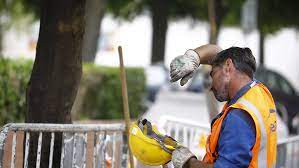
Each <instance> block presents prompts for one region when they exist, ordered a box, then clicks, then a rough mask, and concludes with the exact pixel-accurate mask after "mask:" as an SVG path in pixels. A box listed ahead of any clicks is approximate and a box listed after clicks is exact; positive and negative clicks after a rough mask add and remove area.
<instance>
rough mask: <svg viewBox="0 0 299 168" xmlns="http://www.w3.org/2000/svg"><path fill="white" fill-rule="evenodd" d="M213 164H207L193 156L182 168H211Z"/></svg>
mask: <svg viewBox="0 0 299 168" xmlns="http://www.w3.org/2000/svg"><path fill="white" fill-rule="evenodd" d="M213 167H214V165H213V164H207V163H204V162H202V161H199V160H197V159H195V158H191V159H190V160H189V161H188V162H187V163H186V164H185V165H184V167H183V168H213Z"/></svg>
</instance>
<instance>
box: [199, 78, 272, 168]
mask: <svg viewBox="0 0 299 168" xmlns="http://www.w3.org/2000/svg"><path fill="white" fill-rule="evenodd" d="M250 87H251V88H250V89H249V90H248V91H247V92H246V93H245V94H244V95H243V96H241V97H240V98H239V99H238V100H237V102H236V103H234V104H232V105H230V106H228V105H227V104H226V105H224V107H223V114H222V116H221V117H219V118H218V119H216V120H215V122H214V123H213V125H212V129H211V135H210V136H209V137H208V140H207V144H206V152H207V153H206V155H205V157H204V159H203V161H204V162H206V163H214V162H215V161H216V160H217V158H218V153H217V151H216V147H217V144H218V138H219V135H220V134H221V125H222V121H223V119H224V118H225V117H226V115H227V114H228V112H229V111H230V109H231V108H237V109H241V110H244V111H246V112H247V113H248V114H250V116H251V117H252V119H253V121H254V123H255V131H256V138H255V144H254V146H253V148H252V150H251V151H252V159H251V162H250V164H249V167H250V168H272V167H275V163H276V143H277V133H276V125H277V123H276V108H275V104H274V101H273V98H272V95H271V93H270V92H269V90H268V89H267V88H266V87H265V86H264V85H263V84H261V83H256V82H253V83H252V84H251V85H250ZM236 129H237V128H236ZM236 138H237V137H236Z"/></svg>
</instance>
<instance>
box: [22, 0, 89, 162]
mask: <svg viewBox="0 0 299 168" xmlns="http://www.w3.org/2000/svg"><path fill="white" fill-rule="evenodd" d="M41 5H42V6H41V19H40V32H39V38H38V43H37V51H36V58H35V61H34V65H33V70H32V73H31V78H30V81H29V83H28V87H27V98H26V102H27V114H26V122H27V123H71V113H70V112H71V109H72V105H73V102H74V100H75V96H76V93H77V90H78V86H79V83H80V79H81V74H82V40H83V34H84V27H85V20H84V11H85V8H84V7H85V1H84V0H63V1H53V0H43V1H42V4H41ZM56 135H57V134H56ZM49 144H50V138H49V134H44V136H43V144H42V155H41V156H42V157H41V167H48V159H49ZM36 151H37V135H36V134H31V137H30V151H29V167H35V161H36ZM60 152H61V135H57V136H55V146H54V155H53V156H54V158H53V159H54V160H53V167H60V165H59V164H60Z"/></svg>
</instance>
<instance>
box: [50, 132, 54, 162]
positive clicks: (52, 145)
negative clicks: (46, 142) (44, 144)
mask: <svg viewBox="0 0 299 168" xmlns="http://www.w3.org/2000/svg"><path fill="white" fill-rule="evenodd" d="M54 141H55V133H54V132H51V142H50V156H49V168H52V163H53V150H54Z"/></svg>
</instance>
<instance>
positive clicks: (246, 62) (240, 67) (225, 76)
mask: <svg viewBox="0 0 299 168" xmlns="http://www.w3.org/2000/svg"><path fill="white" fill-rule="evenodd" d="M211 64H212V71H211V73H210V76H211V77H212V87H211V90H212V91H213V93H214V95H215V97H216V99H217V100H218V101H220V102H223V101H228V100H230V98H232V96H234V95H232V94H234V93H235V90H237V89H238V87H240V86H241V85H242V84H243V83H245V82H246V83H247V82H248V81H249V80H252V79H253V74H254V72H255V70H256V61H255V58H254V56H253V55H252V52H251V50H250V49H249V48H239V47H231V48H228V49H226V50H223V51H221V52H220V53H218V54H217V56H216V57H215V58H214V59H213V60H212V63H211Z"/></svg>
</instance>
